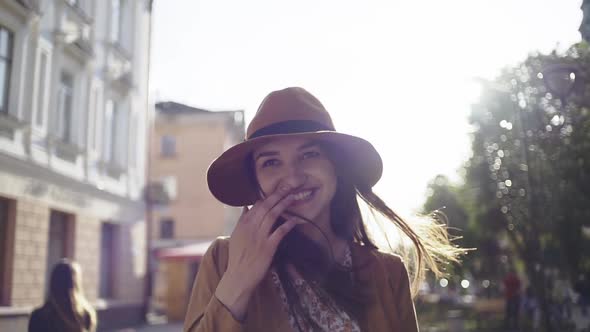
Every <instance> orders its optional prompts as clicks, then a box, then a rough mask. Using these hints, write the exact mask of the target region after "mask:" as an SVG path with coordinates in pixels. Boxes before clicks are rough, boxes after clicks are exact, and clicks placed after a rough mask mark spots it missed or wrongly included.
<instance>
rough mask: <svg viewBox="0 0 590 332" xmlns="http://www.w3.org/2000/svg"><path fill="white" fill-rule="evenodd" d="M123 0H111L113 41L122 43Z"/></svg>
mask: <svg viewBox="0 0 590 332" xmlns="http://www.w3.org/2000/svg"><path fill="white" fill-rule="evenodd" d="M122 7H123V6H122V3H121V0H111V41H113V42H120V41H121V23H122V21H121V20H122V17H123V15H122V14H121V11H122Z"/></svg>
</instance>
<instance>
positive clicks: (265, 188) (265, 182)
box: [256, 173, 278, 196]
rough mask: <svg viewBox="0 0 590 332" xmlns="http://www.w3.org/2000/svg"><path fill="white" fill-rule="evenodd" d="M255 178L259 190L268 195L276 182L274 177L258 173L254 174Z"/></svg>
mask: <svg viewBox="0 0 590 332" xmlns="http://www.w3.org/2000/svg"><path fill="white" fill-rule="evenodd" d="M256 179H257V180H258V186H259V187H260V190H262V193H263V194H264V195H265V196H268V195H269V194H270V193H272V192H273V191H274V188H275V187H276V185H277V183H278V180H277V179H276V177H273V176H269V175H268V174H259V173H258V174H256Z"/></svg>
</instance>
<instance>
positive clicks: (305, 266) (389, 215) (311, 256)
mask: <svg viewBox="0 0 590 332" xmlns="http://www.w3.org/2000/svg"><path fill="white" fill-rule="evenodd" d="M317 143H318V144H319V145H320V146H321V147H322V150H323V151H324V152H325V153H326V154H327V157H328V159H329V160H330V161H331V162H332V164H333V165H334V168H335V170H336V176H337V188H336V193H335V195H334V198H333V199H332V202H331V205H330V225H331V228H332V231H333V232H334V234H335V235H336V236H338V237H340V238H341V239H344V240H346V241H347V242H349V243H356V244H358V245H362V246H364V247H366V248H368V249H370V250H377V249H378V247H377V245H376V244H375V243H374V241H373V240H372V239H371V237H370V236H369V234H368V233H367V229H366V225H365V221H364V220H363V216H362V213H361V209H360V206H359V199H360V200H361V201H363V202H364V203H365V204H366V206H367V207H368V208H369V209H370V211H371V212H373V213H374V212H377V213H378V214H380V215H382V216H384V217H385V218H386V219H387V220H389V221H390V222H391V223H393V225H395V226H396V227H397V229H399V230H400V231H401V232H402V235H403V236H405V237H406V238H407V239H409V240H410V241H411V243H412V244H413V249H414V250H411V251H401V252H400V251H399V250H395V249H394V248H393V247H392V246H391V245H389V247H390V248H388V249H389V251H392V252H396V253H399V254H402V256H403V258H404V260H405V261H406V264H407V265H409V266H408V270H409V271H410V272H411V277H412V290H413V294H415V293H416V291H417V288H418V285H419V283H420V282H421V281H422V280H423V278H424V273H425V271H426V269H429V270H431V271H432V272H434V273H435V274H436V275H441V274H442V270H441V268H440V265H441V263H443V262H448V261H455V262H456V261H457V260H458V256H459V255H460V254H462V253H463V252H464V250H462V249H460V248H457V247H456V246H453V245H452V244H451V242H450V240H449V238H448V235H447V231H446V228H445V226H444V225H443V224H441V223H440V222H438V220H437V219H436V218H423V219H422V220H427V221H428V223H427V224H422V225H421V227H419V229H414V228H413V227H412V226H410V224H409V223H408V222H406V221H405V220H404V219H403V218H401V217H400V216H399V215H398V214H396V213H395V212H394V211H393V210H392V209H391V208H389V207H388V206H387V204H386V203H385V202H384V201H383V200H382V199H381V198H380V197H379V196H377V195H376V194H375V193H374V192H373V191H372V189H371V188H370V187H368V186H363V185H361V184H359V183H355V180H354V179H355V178H356V177H355V175H354V174H352V173H351V171H350V170H349V169H347V168H346V167H339V165H348V164H349V163H347V162H346V157H347V156H346V155H345V154H343V153H341V152H340V151H339V149H338V147H337V146H335V145H333V144H329V143H325V142H321V141H318V142H317ZM246 167H248V169H249V171H250V172H251V177H250V178H251V179H252V181H253V183H252V185H254V186H256V188H258V192H259V193H261V195H262V190H261V188H260V186H259V184H258V181H257V180H256V173H255V168H254V161H253V159H252V158H248V161H247V165H246ZM299 217H301V216H299ZM301 218H303V217H301ZM303 219H305V218H303ZM284 222H285V219H284V218H282V217H281V218H279V219H278V220H277V223H276V224H275V227H278V226H279V225H280V224H282V223H284ZM308 222H310V224H311V225H315V224H314V223H313V221H310V220H308ZM316 228H317V230H318V232H320V233H321V234H322V235H323V237H324V238H325V240H326V241H327V243H328V245H327V246H322V245H321V244H318V243H316V242H315V241H313V240H311V239H310V238H308V237H307V236H305V235H304V234H303V233H301V232H300V231H298V230H297V229H296V228H295V229H293V230H292V231H291V232H290V233H289V234H287V236H285V238H284V239H283V241H282V242H281V244H280V245H279V247H278V249H277V252H276V254H275V256H274V259H273V267H274V268H275V270H276V271H277V275H278V276H279V279H280V282H281V284H282V286H283V288H284V290H285V295H286V297H287V302H288V304H289V307H290V310H292V311H294V312H296V313H297V314H298V316H299V317H302V318H303V319H305V321H306V323H307V324H309V325H310V326H312V327H314V328H318V326H317V324H315V322H314V321H313V320H312V319H311V317H309V314H308V312H307V310H305V308H303V305H302V304H301V301H300V298H299V294H298V293H297V291H296V289H295V284H294V280H292V278H291V277H290V276H289V274H288V272H287V265H288V264H292V265H293V266H294V267H295V268H296V269H297V271H298V272H299V273H300V274H301V276H302V277H303V278H304V279H305V280H306V281H308V283H309V284H310V286H312V287H314V289H315V291H316V292H317V294H318V296H320V298H325V299H328V301H326V303H328V304H331V303H333V304H334V305H336V306H338V307H339V308H341V309H342V310H344V311H345V312H346V313H347V314H348V315H349V316H351V317H352V318H354V319H357V320H362V319H363V318H364V314H365V310H364V308H365V307H366V304H367V303H368V302H369V301H370V299H371V294H370V293H369V290H368V288H367V287H366V282H365V281H364V280H362V279H361V278H359V274H358V271H359V270H361V269H362V268H364V267H365V265H366V264H368V263H370V262H357V261H354V260H353V262H352V264H353V265H352V267H351V268H346V267H344V266H342V265H340V264H339V263H337V262H336V261H335V260H334V255H333V253H332V252H331V248H332V246H331V245H329V239H328V237H326V235H325V234H323V232H322V230H321V229H320V228H319V227H317V226H316ZM381 249H387V248H381Z"/></svg>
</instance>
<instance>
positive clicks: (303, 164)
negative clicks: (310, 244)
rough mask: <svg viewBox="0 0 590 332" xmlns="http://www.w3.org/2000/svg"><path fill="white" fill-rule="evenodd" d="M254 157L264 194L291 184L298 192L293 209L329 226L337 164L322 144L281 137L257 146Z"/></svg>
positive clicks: (291, 207)
mask: <svg viewBox="0 0 590 332" xmlns="http://www.w3.org/2000/svg"><path fill="white" fill-rule="evenodd" d="M253 158H254V169H255V173H256V178H257V180H258V184H259V185H260V188H261V189H262V192H263V194H264V196H268V195H270V194H271V193H272V192H274V191H275V190H276V189H277V188H278V187H279V185H288V186H289V188H291V192H292V193H293V194H294V195H295V200H294V202H293V203H292V204H291V205H290V207H289V208H288V210H289V211H291V212H294V213H296V214H298V215H301V216H303V217H305V218H307V219H310V220H313V221H314V222H316V223H318V224H323V225H326V226H327V225H329V221H330V202H331V201H332V198H334V194H335V192H336V183H337V180H336V172H335V170H334V165H333V164H332V162H331V161H330V160H329V159H328V156H327V155H326V152H325V151H324V150H323V149H322V147H321V146H319V145H318V144H317V143H316V142H314V141H312V140H309V139H304V138H293V137H291V138H279V139H276V140H273V141H272V142H270V143H267V144H265V145H263V146H262V147H260V148H258V149H256V150H255V151H254V153H253Z"/></svg>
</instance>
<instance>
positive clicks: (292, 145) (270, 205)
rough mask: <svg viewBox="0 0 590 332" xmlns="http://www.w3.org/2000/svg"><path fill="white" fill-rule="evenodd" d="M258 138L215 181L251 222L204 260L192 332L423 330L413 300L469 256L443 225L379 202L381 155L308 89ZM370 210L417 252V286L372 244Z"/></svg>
mask: <svg viewBox="0 0 590 332" xmlns="http://www.w3.org/2000/svg"><path fill="white" fill-rule="evenodd" d="M246 137H247V139H246V140H245V141H244V142H242V143H240V144H238V145H236V146H234V147H232V148H230V149H229V150H227V151H226V152H224V153H223V154H222V155H221V156H220V157H219V158H217V159H216V160H215V161H214V162H213V163H212V164H211V166H210V168H209V170H208V174H207V181H208V185H209V189H210V190H211V192H212V193H213V195H214V196H215V197H216V198H217V199H219V200H220V201H221V202H223V203H225V204H228V205H232V206H242V207H243V213H242V216H241V217H240V219H239V221H238V223H237V225H236V228H235V229H234V231H233V233H232V235H231V237H230V238H229V239H218V240H216V241H215V242H214V243H213V244H212V245H211V247H210V248H209V250H208V251H207V253H206V254H205V256H204V257H203V260H202V262H201V265H200V268H199V272H198V275H197V278H196V281H195V285H194V287H193V292H192V295H191V300H190V304H189V308H188V311H187V316H186V319H185V326H184V328H185V331H193V332H194V331H199V332H205V331H299V332H303V331H305V332H308V331H331V332H339V331H361V330H362V331H372V332H379V331H383V332H386V331H387V332H396V331H398V332H415V331H418V324H417V320H416V314H415V310H414V304H413V302H412V295H411V289H414V290H416V289H417V287H415V286H417V285H418V284H419V282H420V281H421V279H422V277H423V273H424V271H425V270H426V269H430V270H431V271H433V272H435V273H436V274H440V272H441V271H440V269H439V264H440V263H442V262H446V261H449V260H454V261H456V259H457V256H458V255H459V254H460V253H461V252H463V251H462V250H461V249H458V248H456V247H454V246H452V245H451V244H450V243H449V240H448V236H447V232H446V228H445V227H444V226H443V225H440V224H438V223H437V222H435V221H434V220H431V219H429V222H426V223H425V222H422V223H420V224H419V225H418V224H416V225H410V224H409V223H407V222H406V221H405V220H403V219H402V218H401V217H399V216H398V215H397V214H395V213H394V212H393V211H392V210H391V209H390V208H389V207H388V206H387V205H386V204H385V202H383V201H382V200H381V199H380V198H379V197H378V196H377V195H376V194H375V193H373V191H372V187H373V186H374V185H375V184H376V183H377V181H378V180H379V179H380V177H381V173H382V169H383V164H382V161H381V157H380V155H379V153H378V152H377V151H376V150H375V148H374V147H373V145H372V144H371V143H369V142H368V141H366V140H364V139H362V138H358V137H354V136H350V135H345V134H342V133H338V132H336V130H335V128H334V125H333V124H332V119H331V117H330V115H329V114H328V112H327V111H326V109H325V108H324V106H323V105H322V104H321V103H320V102H319V100H317V99H316V98H315V97H314V96H313V95H311V94H310V93H309V92H307V91H306V90H304V89H302V88H287V89H284V90H280V91H275V92H272V93H271V94H269V95H268V96H267V97H266V98H265V99H264V100H263V102H262V104H261V106H260V107H259V109H258V111H257V113H256V115H255V117H254V119H253V120H252V121H251V123H250V125H249V126H248V130H247V135H246ZM400 190H403V188H400ZM359 202H363V203H364V206H366V207H367V208H368V209H369V210H370V211H372V212H374V213H375V214H379V215H381V216H384V217H385V218H387V219H388V220H389V221H391V223H392V224H393V225H395V226H396V227H397V229H398V230H400V231H401V232H400V233H402V235H403V237H404V239H402V241H403V240H406V239H407V240H408V241H405V243H406V244H407V246H408V247H412V248H413V249H414V250H412V251H411V252H410V253H408V255H407V256H406V257H404V258H406V262H407V263H408V264H409V265H408V267H409V270H410V272H411V274H412V276H413V278H412V280H413V282H412V283H410V280H409V278H408V272H407V267H406V265H405V263H404V261H403V260H402V258H400V256H397V255H393V254H389V253H385V252H383V251H380V250H379V249H378V248H377V246H376V245H375V242H374V241H373V239H371V238H370V237H369V235H368V232H367V227H366V225H365V221H364V220H363V216H362V214H361V208H360V206H359ZM248 206H251V208H248ZM418 226H419V227H418ZM401 243H404V242H401ZM413 286H414V287H413Z"/></svg>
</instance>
